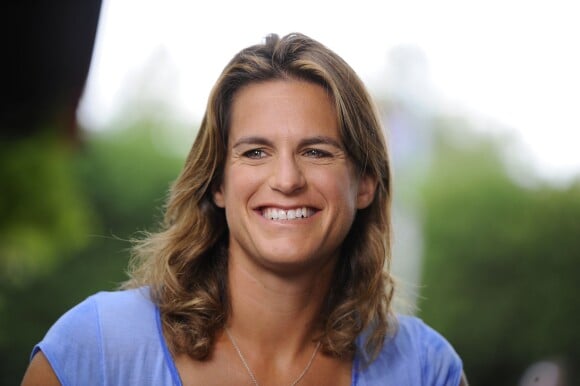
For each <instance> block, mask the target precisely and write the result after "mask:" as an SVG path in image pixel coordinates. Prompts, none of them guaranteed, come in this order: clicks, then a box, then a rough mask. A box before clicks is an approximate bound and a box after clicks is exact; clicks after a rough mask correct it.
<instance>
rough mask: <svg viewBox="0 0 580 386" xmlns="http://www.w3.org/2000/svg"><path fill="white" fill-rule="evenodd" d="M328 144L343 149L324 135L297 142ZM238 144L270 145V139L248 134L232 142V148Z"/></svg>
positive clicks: (307, 144) (300, 144) (300, 143)
mask: <svg viewBox="0 0 580 386" xmlns="http://www.w3.org/2000/svg"><path fill="white" fill-rule="evenodd" d="M320 144H324V145H330V146H334V147H336V148H338V149H343V146H342V144H341V143H340V142H339V141H337V140H336V139H334V138H332V137H327V136H324V135H317V136H314V137H308V138H304V139H302V140H301V141H300V142H299V146H300V147H304V146H312V145H320ZM240 145H264V146H272V145H273V144H272V141H270V140H268V139H266V138H264V137H259V136H248V137H241V138H240V139H238V140H237V141H236V143H234V145H233V148H235V147H237V146H240Z"/></svg>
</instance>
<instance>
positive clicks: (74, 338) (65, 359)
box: [31, 297, 103, 386]
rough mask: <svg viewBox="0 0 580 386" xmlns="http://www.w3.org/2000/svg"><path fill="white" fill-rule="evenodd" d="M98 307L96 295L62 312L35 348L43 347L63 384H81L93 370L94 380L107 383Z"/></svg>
mask: <svg viewBox="0 0 580 386" xmlns="http://www.w3.org/2000/svg"><path fill="white" fill-rule="evenodd" d="M98 320H99V318H98V310H97V306H96V302H95V300H94V297H89V298H88V299H86V300H85V301H83V302H82V303H80V304H78V305H77V306H75V307H73V308H72V309H70V310H69V311H68V312H66V313H65V314H64V315H62V316H61V317H60V318H59V319H58V321H57V322H56V323H55V324H54V325H53V326H52V327H51V328H50V329H49V330H48V332H47V333H46V335H45V336H44V338H43V340H42V341H41V342H40V343H38V344H37V345H36V346H35V347H34V349H33V350H32V355H31V357H32V356H34V355H35V354H36V353H37V352H38V351H42V353H43V354H44V356H45V357H46V359H47V360H48V362H49V363H50V365H51V367H52V369H53V370H54V372H55V374H56V376H57V378H58V380H59V382H60V383H61V385H63V386H73V385H80V384H84V382H86V379H79V376H82V375H83V374H91V375H92V379H91V384H93V385H100V384H103V379H101V378H102V373H103V372H102V365H103V362H102V361H101V360H100V359H101V358H102V347H101V339H100V328H99V323H98Z"/></svg>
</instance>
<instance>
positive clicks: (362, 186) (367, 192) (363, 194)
mask: <svg viewBox="0 0 580 386" xmlns="http://www.w3.org/2000/svg"><path fill="white" fill-rule="evenodd" d="M376 190H377V179H376V178H375V177H374V176H371V175H369V174H365V175H363V176H362V177H361V179H360V181H359V184H358V196H357V203H356V207H357V209H364V208H366V207H367V206H369V205H370V204H371V203H372V202H373V200H374V198H375V192H376Z"/></svg>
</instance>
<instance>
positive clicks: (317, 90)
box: [23, 34, 464, 386]
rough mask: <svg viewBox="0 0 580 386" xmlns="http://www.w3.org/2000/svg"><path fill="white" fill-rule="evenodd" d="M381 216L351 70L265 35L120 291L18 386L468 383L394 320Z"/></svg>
mask: <svg viewBox="0 0 580 386" xmlns="http://www.w3.org/2000/svg"><path fill="white" fill-rule="evenodd" d="M390 200H391V178H390V169H389V163H388V154H387V149H386V145H385V141H384V139H383V134H382V129H381V125H380V122H379V119H378V117H377V114H376V111H375V110H374V108H373V104H372V101H371V99H370V97H369V95H368V93H367V91H366V90H365V88H364V86H363V84H362V82H361V81H360V80H359V78H358V77H357V76H356V74H355V73H354V71H353V70H352V69H351V68H350V67H349V66H348V65H347V64H346V63H345V62H344V61H343V60H342V59H341V58H340V57H338V56H337V55H336V54H334V53H333V52H331V51H330V50H328V49H327V48H326V47H324V46H323V45H321V44H319V43H318V42H316V41H314V40H312V39H310V38H308V37H306V36H303V35H300V34H290V35H288V36H285V37H283V38H282V39H279V38H278V37H277V36H276V35H270V36H268V37H267V38H266V41H265V43H264V44H260V45H256V46H253V47H249V48H247V49H245V50H242V51H241V52H240V53H239V54H237V55H236V56H235V57H234V58H233V59H232V61H231V62H230V63H229V64H228V66H227V67H226V68H225V70H224V71H223V73H222V75H221V77H220V78H219V79H218V81H217V83H216V85H215V86H214V89H213V91H212V93H211V95H210V98H209V103H208V106H207V111H206V114H205V117H204V119H203V121H202V124H201V127H200V130H199V133H198V135H197V138H196V140H195V143H194V144H193V147H192V149H191V152H190V154H189V156H188V158H187V161H186V164H185V167H184V170H183V171H182V173H181V175H180V176H179V178H178V180H177V181H176V183H175V184H174V186H173V187H172V190H171V194H170V197H169V200H168V203H167V209H166V215H165V220H164V223H163V224H162V227H161V230H160V231H159V232H158V233H155V234H151V235H149V236H148V238H147V239H145V240H143V241H141V242H140V243H139V244H138V245H137V247H136V250H135V251H136V258H135V259H134V261H133V263H134V264H133V269H132V271H131V280H130V281H129V282H128V283H127V284H126V286H125V287H126V290H125V291H118V292H113V293H100V294H97V295H95V296H92V297H90V298H89V299H87V300H86V301H84V302H83V303H81V304H80V305H78V306H77V307H75V308H73V309H72V310H71V311H69V312H68V313H67V314H65V315H64V316H63V317H62V318H61V319H60V320H59V321H58V322H57V323H56V324H55V325H54V326H53V327H52V328H51V330H50V331H49V332H48V333H47V335H46V337H45V338H44V340H43V341H42V342H41V343H39V345H37V346H36V347H35V349H34V351H33V359H32V361H31V364H30V367H29V369H28V371H27V373H26V375H25V378H24V382H23V384H24V385H33V384H37V383H42V384H44V385H52V384H54V385H58V384H62V385H76V384H83V385H85V384H99V385H100V384H107V385H128V384H139V385H145V384H151V385H153V384H155V385H230V384H235V385H242V384H254V385H259V384H260V385H286V384H287V385H296V384H300V385H386V384H389V385H397V386H401V385H454V386H455V385H459V384H460V382H462V384H463V382H464V381H460V380H461V378H462V370H461V361H460V360H459V358H458V356H457V354H455V352H454V351H453V349H452V348H451V346H450V345H449V344H448V343H447V342H446V341H445V340H444V338H442V337H441V336H440V335H439V334H437V333H436V332H434V331H433V330H431V329H430V328H429V327H427V326H425V325H424V324H423V323H422V322H421V321H419V320H418V319H415V318H411V317H396V316H395V315H393V313H392V310H391V300H392V297H393V280H392V278H391V276H390V274H389V265H390V230H391V229H390V226H391V225H390ZM35 382H36V383H35Z"/></svg>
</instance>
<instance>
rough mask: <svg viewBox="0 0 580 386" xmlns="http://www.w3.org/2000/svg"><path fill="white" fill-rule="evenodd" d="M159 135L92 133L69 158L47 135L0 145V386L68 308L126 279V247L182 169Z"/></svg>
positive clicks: (145, 128) (156, 212)
mask: <svg viewBox="0 0 580 386" xmlns="http://www.w3.org/2000/svg"><path fill="white" fill-rule="evenodd" d="M163 132H164V129H163V128H162V127H159V126H157V125H151V124H147V123H144V122H138V123H135V125H134V126H133V127H129V128H127V129H124V130H115V131H106V132H101V133H93V134H91V135H90V136H89V138H88V139H87V140H86V141H85V143H84V144H83V146H82V148H80V149H77V150H76V151H72V149H70V148H67V147H66V146H64V144H62V143H59V141H58V140H57V139H55V138H50V137H39V138H28V139H26V140H24V141H23V142H21V143H18V144H10V146H3V148H4V147H5V148H6V149H5V151H3V152H2V154H1V157H2V167H1V168H0V175H1V176H2V196H1V199H0V205H1V207H0V208H1V210H2V212H1V213H2V217H1V220H0V248H1V249H0V250H1V251H2V254H1V255H0V264H2V270H1V271H0V277H1V281H0V283H1V284H0V384H1V385H15V384H18V383H19V382H20V379H21V377H22V374H23V373H24V370H25V368H26V366H27V364H28V357H29V355H30V351H31V349H32V347H33V346H34V344H35V343H37V342H38V341H39V340H40V339H42V337H43V335H44V334H45V333H46V331H47V330H48V328H49V327H50V326H51V325H52V324H53V323H54V322H55V321H56V319H57V318H58V317H59V316H60V315H62V314H63V313H64V312H65V311H66V310H67V309H69V308H70V307H72V306H73V305H75V304H76V303H78V302H80V301H82V300H83V299H84V298H85V297H87V296H88V295H90V294H92V293H94V292H97V291H100V290H111V289H115V288H116V287H117V286H118V284H119V283H120V282H122V281H123V280H125V278H126V276H125V274H124V272H125V269H126V266H127V261H128V258H129V255H130V252H129V249H130V246H131V244H130V242H129V241H127V240H129V239H131V238H132V237H133V236H134V235H135V232H137V231H139V230H143V229H152V228H154V227H155V225H154V224H155V223H156V222H157V220H158V219H159V218H160V215H161V210H160V208H161V207H162V205H163V202H164V197H165V195H166V192H167V189H168V187H169V184H170V183H171V182H172V180H174V179H175V178H176V177H177V174H178V173H179V170H180V168H181V165H182V163H183V158H184V157H183V155H176V154H174V153H172V152H171V151H170V150H168V149H166V148H164V147H163V146H160V145H159V142H160V141H162V136H163ZM191 140H192V141H193V137H192V138H191ZM6 252H9V253H10V254H7V253H6ZM6 267H10V271H7V270H6ZM14 272H17V273H18V275H19V276H18V277H15V276H14ZM23 278H25V279H26V280H23Z"/></svg>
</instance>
